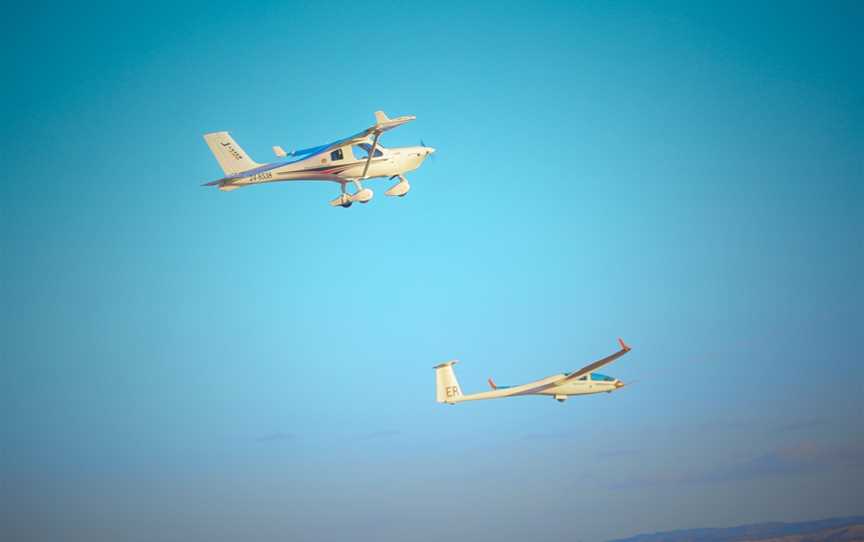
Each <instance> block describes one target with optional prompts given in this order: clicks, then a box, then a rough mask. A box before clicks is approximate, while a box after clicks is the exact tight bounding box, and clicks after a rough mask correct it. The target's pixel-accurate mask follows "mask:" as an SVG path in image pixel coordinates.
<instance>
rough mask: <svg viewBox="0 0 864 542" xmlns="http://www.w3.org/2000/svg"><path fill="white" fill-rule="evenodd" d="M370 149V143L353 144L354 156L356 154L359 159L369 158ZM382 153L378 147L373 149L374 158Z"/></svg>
mask: <svg viewBox="0 0 864 542" xmlns="http://www.w3.org/2000/svg"><path fill="white" fill-rule="evenodd" d="M371 150H372V145H370V144H369V143H358V144H356V145H354V156H356V157H357V158H358V159H359V160H365V159H366V158H369V151H371ZM382 154H384V153H382V152H381V149H380V148H378V149H375V156H374V158H378V157H379V156H381V155H382Z"/></svg>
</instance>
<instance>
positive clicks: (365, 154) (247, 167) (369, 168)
mask: <svg viewBox="0 0 864 542" xmlns="http://www.w3.org/2000/svg"><path fill="white" fill-rule="evenodd" d="M415 118H416V117H415V116H414V115H407V116H404V117H398V118H395V119H391V118H389V117H387V115H386V114H384V112H383V111H376V112H375V124H374V125H372V126H370V127H369V128H367V129H365V130H363V131H362V132H358V133H356V134H354V135H352V136H349V137H346V138H343V139H340V140H338V141H334V142H333V143H329V144H327V145H320V146H318V147H310V148H308V149H301V150H297V151H293V152H290V153H286V152H285V151H284V150H282V147H278V146H276V147H273V152H274V153H275V154H276V156H277V157H278V158H279V160H277V161H275V162H271V163H269V164H259V163H258V162H255V161H253V160H252V159H251V158H249V155H248V154H246V152H245V151H244V150H243V149H242V148H240V145H238V144H237V143H236V142H235V141H234V139H233V138H232V137H231V136H230V135H228V132H213V133H210V134H205V135H204V140H205V141H206V142H207V146H209V147H210V150H211V151H212V152H213V156H215V157H216V161H217V162H219V165H220V166H222V170H223V171H224V172H225V176H224V177H222V178H221V179H218V180H216V181H212V182H209V183H205V184H204V185H203V186H218V187H219V190H222V191H225V192H228V191H230V190H236V189H238V188H241V187H244V186H250V185H255V184H262V183H273V182H279V181H332V182H336V183H339V184H340V186H341V188H342V192H341V194H339V197H337V198H336V199H334V200H332V201H331V202H330V205H332V206H334V207H336V206H341V207H351V204H353V203H354V202H355V201H359V202H360V203H368V202H369V201H370V200H371V199H372V197H373V196H374V193H373V192H372V190H371V189H369V188H363V185H362V184H361V181H364V180H366V179H372V178H376V177H389V178H391V179H396V178H398V179H399V182H397V183H396V184H395V185H393V186H391V187H390V188H389V189H388V190H387V191H386V192H384V193H385V194H386V195H388V196H399V197H402V196H404V195H405V194H407V193H408V190H410V189H411V185H410V184H408V181H407V180H406V179H405V177H404V174H405V173H407V172H409V171H413V170H415V169H417V168H418V167H420V164H422V163H423V161H424V160H425V159H426V158H427V157H428V156H429V155H431V154H432V153H434V152H435V149H433V148H432V147H426V146H425V145H421V146H417V147H394V148H392V149H385V148H384V147H382V146H381V145H379V144H378V138H380V137H381V134H383V133H384V132H386V131H388V130H392V129H393V128H396V127H397V126H402V125H403V124H405V123H407V122H411V121H412V120H414V119H415ZM348 183H351V184H353V185H354V187H355V188H356V191H355V192H354V193H353V194H349V193H348V192H347V190H346V187H347V185H348Z"/></svg>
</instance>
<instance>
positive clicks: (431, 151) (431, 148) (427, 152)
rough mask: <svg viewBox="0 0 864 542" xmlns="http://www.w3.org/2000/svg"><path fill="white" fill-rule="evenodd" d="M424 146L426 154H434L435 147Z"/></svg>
mask: <svg viewBox="0 0 864 542" xmlns="http://www.w3.org/2000/svg"><path fill="white" fill-rule="evenodd" d="M424 148H425V149H426V154H427V155H430V154H434V153H435V147H424Z"/></svg>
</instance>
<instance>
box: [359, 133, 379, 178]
mask: <svg viewBox="0 0 864 542" xmlns="http://www.w3.org/2000/svg"><path fill="white" fill-rule="evenodd" d="M379 137H381V132H375V137H374V138H373V139H372V150H370V151H369V156H368V157H367V158H366V165H365V166H363V175H361V176H360V178H361V179H365V178H366V172H368V171H369V164H370V163H371V162H372V157H373V156H375V149H377V148H378V138H379Z"/></svg>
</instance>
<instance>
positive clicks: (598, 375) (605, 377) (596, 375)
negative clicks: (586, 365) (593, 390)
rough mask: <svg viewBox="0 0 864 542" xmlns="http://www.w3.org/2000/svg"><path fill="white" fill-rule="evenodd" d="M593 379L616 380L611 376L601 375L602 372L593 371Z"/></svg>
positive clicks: (602, 380)
mask: <svg viewBox="0 0 864 542" xmlns="http://www.w3.org/2000/svg"><path fill="white" fill-rule="evenodd" d="M591 380H595V381H600V382H611V381H613V380H615V379H614V378H612V377H611V376H606V375H601V374H600V373H591Z"/></svg>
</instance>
